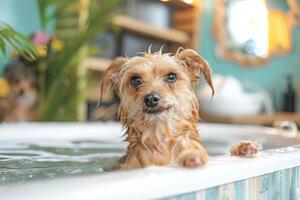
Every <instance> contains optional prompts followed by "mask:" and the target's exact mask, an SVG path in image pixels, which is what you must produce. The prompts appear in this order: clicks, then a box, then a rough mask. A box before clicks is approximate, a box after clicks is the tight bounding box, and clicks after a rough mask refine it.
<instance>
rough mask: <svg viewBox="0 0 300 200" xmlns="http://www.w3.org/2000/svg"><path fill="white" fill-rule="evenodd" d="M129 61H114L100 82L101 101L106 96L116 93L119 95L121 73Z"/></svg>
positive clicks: (119, 58) (122, 59) (123, 58)
mask: <svg viewBox="0 0 300 200" xmlns="http://www.w3.org/2000/svg"><path fill="white" fill-rule="evenodd" d="M127 60H128V59H127V58H125V57H118V58H116V59H114V60H113V61H112V63H111V64H110V66H109V67H108V68H107V69H106V70H105V72H104V74H103V76H102V79H101V82H100V90H101V94H100V101H101V100H102V97H103V95H104V94H107V93H111V92H112V91H115V92H116V93H117V94H118V88H119V84H120V71H121V69H122V66H123V65H124V64H125V62H126V61H127Z"/></svg>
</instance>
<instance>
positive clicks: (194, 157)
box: [177, 150, 208, 168]
mask: <svg viewBox="0 0 300 200" xmlns="http://www.w3.org/2000/svg"><path fill="white" fill-rule="evenodd" d="M207 162H208V155H207V153H206V152H202V151H198V150H190V151H184V152H182V153H181V155H180V156H179V159H178V161H177V164H178V165H180V166H182V167H186V168H197V167H201V166H203V165H205V164H206V163H207Z"/></svg>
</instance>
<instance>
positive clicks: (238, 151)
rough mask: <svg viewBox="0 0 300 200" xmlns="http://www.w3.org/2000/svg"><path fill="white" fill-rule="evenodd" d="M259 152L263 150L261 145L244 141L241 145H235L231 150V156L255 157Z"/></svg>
mask: <svg viewBox="0 0 300 200" xmlns="http://www.w3.org/2000/svg"><path fill="white" fill-rule="evenodd" d="M259 150H261V146H260V144H257V143H255V142H253V141H249V140H244V141H241V142H240V143H239V144H235V145H233V146H232V147H231V149H230V154H231V155H232V156H251V155H255V154H256V153H257V152H258V151H259Z"/></svg>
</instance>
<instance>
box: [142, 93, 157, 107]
mask: <svg viewBox="0 0 300 200" xmlns="http://www.w3.org/2000/svg"><path fill="white" fill-rule="evenodd" d="M159 101H160V96H159V95H158V94H157V93H155V92H151V93H149V94H146V95H145V97H144V103H145V106H146V107H148V108H154V107H156V106H157V105H158V104H159Z"/></svg>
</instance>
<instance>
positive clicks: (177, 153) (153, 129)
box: [101, 48, 214, 169]
mask: <svg viewBox="0 0 300 200" xmlns="http://www.w3.org/2000/svg"><path fill="white" fill-rule="evenodd" d="M201 73H203V74H204V76H205V79H206V82H207V83H208V84H209V86H210V87H211V89H212V92H214V88H213V84H212V79H211V70H210V68H209V65H208V63H207V62H206V61H205V60H204V59H203V58H202V57H201V56H199V55H198V54H197V53H196V52H195V51H194V50H191V49H183V48H179V49H178V50H177V52H176V54H174V55H172V54H163V53H162V50H160V51H159V52H156V53H151V51H150V50H149V51H148V52H147V53H144V54H143V55H142V56H136V57H133V58H125V57H119V58H116V59H115V60H114V61H113V62H112V64H111V65H110V66H109V68H108V69H107V70H106V72H105V73H104V76H103V78H102V82H101V93H102V94H103V93H105V92H109V91H110V90H111V89H115V91H116V93H117V95H118V96H119V98H120V105H119V110H118V114H119V117H120V120H121V123H122V125H123V126H124V127H125V128H126V135H127V139H126V140H127V141H128V142H129V145H128V147H127V153H126V155H125V156H124V157H123V158H122V159H121V163H120V168H121V169H132V168H142V167H147V166H150V165H178V166H184V167H189V168H194V167H199V166H202V165H204V164H206V163H207V161H208V154H207V152H206V150H205V149H204V148H203V146H202V145H201V143H200V138H199V135H198V131H197V128H196V122H197V121H198V120H199V119H200V118H199V113H198V101H197V98H196V95H195V91H194V89H195V86H196V84H197V83H198V81H199V79H200V74H201Z"/></svg>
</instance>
